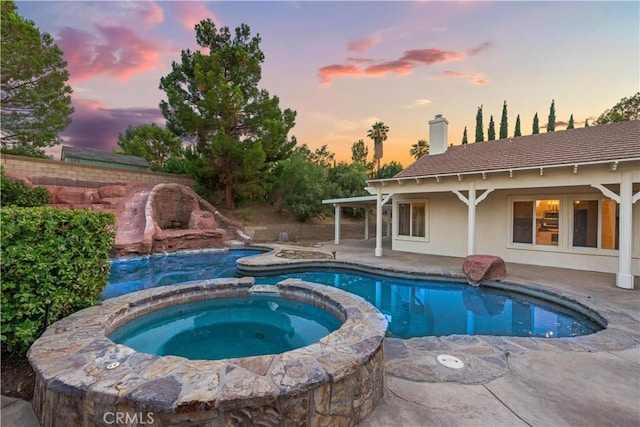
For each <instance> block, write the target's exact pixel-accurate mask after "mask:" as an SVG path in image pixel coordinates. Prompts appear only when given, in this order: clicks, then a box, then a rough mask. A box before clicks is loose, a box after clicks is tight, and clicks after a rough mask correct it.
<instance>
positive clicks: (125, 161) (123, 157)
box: [60, 145, 149, 168]
mask: <svg viewBox="0 0 640 427" xmlns="http://www.w3.org/2000/svg"><path fill="white" fill-rule="evenodd" d="M60 158H61V160H62V161H64V159H65V158H73V159H82V160H92V161H95V162H107V163H115V164H120V165H131V166H140V167H145V168H148V167H149V162H147V161H146V160H145V159H144V157H138V156H130V155H128V154H117V153H108V152H106V151H99V150H92V149H90V148H78V147H70V146H66V145H65V146H63V147H62V154H61V156H60Z"/></svg>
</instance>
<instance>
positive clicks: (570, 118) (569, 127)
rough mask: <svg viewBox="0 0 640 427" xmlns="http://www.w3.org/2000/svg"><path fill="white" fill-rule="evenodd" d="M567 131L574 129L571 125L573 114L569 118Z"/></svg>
mask: <svg viewBox="0 0 640 427" xmlns="http://www.w3.org/2000/svg"><path fill="white" fill-rule="evenodd" d="M567 129H575V125H574V124H573V114H572V115H571V117H569V124H568V125H567Z"/></svg>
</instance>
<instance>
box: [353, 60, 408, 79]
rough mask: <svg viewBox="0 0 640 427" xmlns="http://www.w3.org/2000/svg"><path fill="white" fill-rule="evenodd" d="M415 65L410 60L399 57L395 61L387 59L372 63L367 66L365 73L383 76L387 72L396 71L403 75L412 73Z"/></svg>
mask: <svg viewBox="0 0 640 427" xmlns="http://www.w3.org/2000/svg"><path fill="white" fill-rule="evenodd" d="M414 67H415V65H414V64H413V63H411V62H410V61H407V60H404V59H398V60H395V61H387V62H383V63H381V64H376V65H370V66H369V67H367V68H365V70H364V73H365V74H367V75H368V76H382V75H384V74H387V73H396V74H400V75H401V76H405V75H407V74H411V73H412V72H413V68H414Z"/></svg>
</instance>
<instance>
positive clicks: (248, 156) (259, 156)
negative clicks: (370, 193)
mask: <svg viewBox="0 0 640 427" xmlns="http://www.w3.org/2000/svg"><path fill="white" fill-rule="evenodd" d="M195 33H196V42H197V43H198V46H200V47H201V48H202V51H199V50H196V51H192V50H191V49H186V50H183V51H182V54H181V61H180V62H177V61H174V62H173V64H172V66H171V68H172V71H171V73H169V74H168V75H166V76H165V77H162V78H161V79H160V89H162V90H163V91H164V92H165V93H166V97H167V99H166V100H163V101H161V102H160V111H162V114H163V116H164V117H165V119H166V120H167V129H169V130H170V131H172V132H173V133H174V134H175V135H177V136H178V137H180V138H183V139H192V140H194V141H195V143H196V148H197V151H198V153H199V154H201V155H202V156H203V158H204V159H205V160H206V165H205V167H204V172H202V173H201V174H200V175H201V176H200V177H199V181H200V182H199V184H201V185H202V186H203V187H204V188H211V189H223V190H224V195H225V202H226V206H227V208H228V209H233V208H234V207H235V199H236V197H247V198H249V197H259V196H260V195H261V194H264V193H265V192H266V190H267V185H266V184H267V181H268V178H267V174H269V171H271V169H272V168H273V167H274V165H275V164H277V162H279V161H282V160H284V159H287V158H289V157H290V156H291V154H292V151H293V147H295V145H296V139H295V137H291V138H290V137H289V136H288V134H289V131H290V130H291V129H292V128H293V126H294V125H295V118H296V112H295V111H293V110H290V109H289V108H287V109H284V110H283V109H281V108H280V99H279V98H278V97H277V96H272V95H270V94H269V92H268V91H267V90H266V89H262V88H260V87H259V83H260V79H261V78H262V63H263V62H264V53H263V52H262V50H261V49H260V42H261V39H260V36H259V35H256V36H254V37H251V29H250V28H249V26H248V25H246V24H241V25H240V26H239V27H237V28H236V29H235V36H234V33H232V31H231V30H230V29H229V27H221V28H217V27H216V25H215V23H214V22H213V21H212V20H211V19H206V20H203V21H200V23H198V24H196V25H195Z"/></svg>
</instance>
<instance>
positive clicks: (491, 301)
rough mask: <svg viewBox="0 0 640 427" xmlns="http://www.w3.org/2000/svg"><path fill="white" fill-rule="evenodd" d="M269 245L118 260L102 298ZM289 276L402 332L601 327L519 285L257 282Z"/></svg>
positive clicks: (350, 278) (209, 271)
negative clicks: (335, 291)
mask: <svg viewBox="0 0 640 427" xmlns="http://www.w3.org/2000/svg"><path fill="white" fill-rule="evenodd" d="M262 252H264V249H242V250H231V251H228V252H192V253H179V254H171V255H165V256H155V257H145V258H142V259H141V258H129V259H123V260H113V261H112V264H111V273H110V280H109V285H108V286H107V288H106V289H105V291H104V293H103V298H110V297H113V296H117V295H122V294H125V293H128V292H133V291H136V290H140V289H147V288H150V287H154V286H162V285H166V284H175V283H181V282H186V281H191V280H198V279H207V278H216V277H233V276H235V275H236V267H235V261H236V260H237V259H238V258H241V257H245V256H251V255H257V254H259V253H262ZM286 278H299V279H302V280H305V281H309V282H314V283H320V284H323V285H329V286H333V287H336V288H339V289H342V290H345V291H347V292H350V293H353V294H356V295H359V296H361V297H362V298H364V299H365V300H367V301H368V302H370V303H371V304H373V305H375V306H376V307H377V308H378V310H380V311H381V312H382V313H383V314H384V315H385V317H386V318H387V321H388V322H389V328H388V335H389V336H394V337H400V338H411V337H419V336H445V335H453V334H460V335H500V336H520V337H546V338H563V337H573V336H579V335H588V334H591V333H594V332H597V331H599V330H601V329H602V327H601V326H600V325H599V324H598V323H596V322H595V321H593V320H591V319H589V318H587V317H586V316H583V315H581V314H579V313H577V312H575V311H573V310H571V309H569V308H566V307H563V306H562V305H559V304H554V303H551V302H548V301H545V300H542V299H537V298H531V297H529V296H524V295H521V294H518V293H515V292H509V291H504V290H497V289H490V288H485V287H482V286H481V287H473V286H468V285H466V284H462V283H449V282H437V281H426V280H409V279H397V278H392V277H385V276H379V275H372V274H364V273H361V272H358V273H355V272H349V271H347V270H336V269H333V270H325V269H322V270H320V269H317V270H314V271H305V272H292V273H287V274H280V275H274V276H263V277H257V278H256V283H258V284H275V283H277V282H279V281H281V280H284V279H286Z"/></svg>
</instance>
